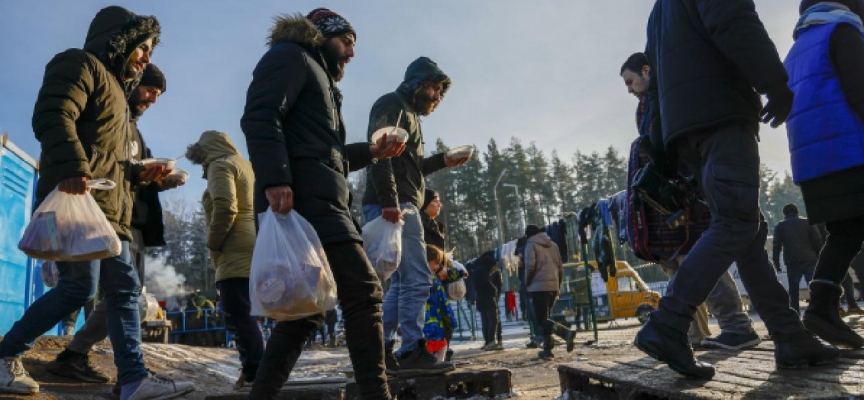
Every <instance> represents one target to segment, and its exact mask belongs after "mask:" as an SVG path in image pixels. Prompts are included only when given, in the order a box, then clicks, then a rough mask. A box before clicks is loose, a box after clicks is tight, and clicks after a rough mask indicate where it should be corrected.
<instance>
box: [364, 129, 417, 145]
mask: <svg viewBox="0 0 864 400" xmlns="http://www.w3.org/2000/svg"><path fill="white" fill-rule="evenodd" d="M393 129H396V131H395V132H394V131H393ZM385 133H386V134H388V135H390V137H388V138H387V141H388V142H389V141H393V140H398V141H400V142H402V143H405V142H407V141H408V131H406V130H405V129H402V128H396V127H395V126H385V127H383V128H381V129H378V130H377V131H375V133H373V134H372V143H377V142H378V139H380V138H381V136H384V134H385ZM391 133H392V135H391Z"/></svg>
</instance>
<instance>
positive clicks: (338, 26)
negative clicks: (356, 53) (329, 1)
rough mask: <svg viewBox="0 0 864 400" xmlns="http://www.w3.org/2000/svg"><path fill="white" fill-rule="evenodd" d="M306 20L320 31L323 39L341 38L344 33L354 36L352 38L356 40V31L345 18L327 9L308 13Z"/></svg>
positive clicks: (317, 9)
mask: <svg viewBox="0 0 864 400" xmlns="http://www.w3.org/2000/svg"><path fill="white" fill-rule="evenodd" d="M306 18H307V19H308V20H310V21H312V24H313V25H315V28H318V30H319V31H321V34H322V35H324V38H325V39H329V38H334V37H337V36H342V35H344V34H346V33H351V34H354V38H355V39H356V38H357V31H355V30H354V27H353V26H351V23H350V22H348V20H347V19H345V17H343V16H341V15H339V14H336V13H335V12H333V11H331V10H330V9H328V8H323V7H322V8H316V9H314V10H312V11H311V12H309V14H308V15H306Z"/></svg>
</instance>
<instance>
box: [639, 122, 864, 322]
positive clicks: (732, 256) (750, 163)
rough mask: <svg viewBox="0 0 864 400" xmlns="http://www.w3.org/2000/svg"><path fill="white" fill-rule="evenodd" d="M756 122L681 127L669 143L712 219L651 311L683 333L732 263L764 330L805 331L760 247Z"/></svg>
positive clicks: (764, 228)
mask: <svg viewBox="0 0 864 400" xmlns="http://www.w3.org/2000/svg"><path fill="white" fill-rule="evenodd" d="M758 129H759V127H758V124H755V123H754V124H747V125H744V124H742V125H727V126H723V127H720V128H716V129H712V130H709V131H704V132H699V133H689V134H685V135H684V136H682V137H680V138H679V139H676V140H675V142H673V143H672V144H673V145H674V147H675V150H676V153H677V155H678V157H679V158H680V160H681V161H682V162H684V163H685V164H686V165H687V167H688V168H689V169H690V171H694V175H695V176H694V177H695V179H696V180H697V181H698V183H699V186H700V187H701V189H702V192H703V193H704V195H705V199H706V200H707V202H708V205H709V207H710V209H711V225H710V226H709V228H708V230H707V231H705V233H704V234H702V237H701V238H700V239H699V240H698V241H697V242H696V244H695V246H693V249H692V250H691V251H690V254H689V255H688V256H687V258H686V259H685V260H684V262H683V263H681V266H680V268H679V270H678V273H677V274H676V277H675V279H674V280H672V282H671V283H670V286H669V288H668V289H667V292H666V295H665V296H663V298H662V299H660V307H659V308H658V310H657V311H655V312H653V313H652V315H651V318H652V319H654V320H655V321H656V322H659V323H660V324H666V325H669V326H671V327H673V328H674V329H676V330H678V331H680V332H682V333H686V332H687V330H688V328H689V326H690V322H691V321H693V314H694V313H695V312H696V307H697V306H699V305H700V304H702V303H703V302H705V300H706V299H707V298H708V295H709V294H710V293H711V291H712V290H713V289H714V286H715V285H717V282H718V281H719V279H720V275H722V274H723V273H725V272H726V270H728V269H729V266H730V265H732V263H733V262H736V263H737V265H738V271H739V273H740V274H741V281H742V282H743V283H744V287H745V288H746V289H747V292H748V293H750V300H751V301H752V303H753V307H754V308H755V309H756V311H757V312H758V313H759V315H760V316H761V317H762V321H764V322H765V325H766V327H767V328H768V331H769V333H771V334H772V335H775V334H778V335H792V334H796V333H799V332H802V331H803V330H804V326H803V324H802V323H801V320H800V319H799V318H798V314H797V313H796V312H795V311H793V310H792V309H791V308H790V307H789V295H788V294H787V293H786V290H785V289H784V288H783V285H781V284H780V282H779V281H778V280H777V274H776V273H775V271H774V268H773V267H772V266H771V262H770V261H769V260H768V254H767V253H766V252H765V240H766V238H767V237H768V224H767V223H766V222H765V218H764V217H763V216H762V212H761V211H760V210H759V184H760V177H759V163H760V160H759V148H758V144H757V141H756V134H757V133H758ZM859 245H860V244H859ZM847 265H848V264H847ZM840 279H842V276H841V277H840Z"/></svg>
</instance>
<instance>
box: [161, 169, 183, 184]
mask: <svg viewBox="0 0 864 400" xmlns="http://www.w3.org/2000/svg"><path fill="white" fill-rule="evenodd" d="M166 178H168V179H176V180H178V181H180V182H186V180H187V179H189V173H188V172H186V171H184V170H182V169H179V168H178V169H175V170H173V171H171V173H170V174H168V176H166Z"/></svg>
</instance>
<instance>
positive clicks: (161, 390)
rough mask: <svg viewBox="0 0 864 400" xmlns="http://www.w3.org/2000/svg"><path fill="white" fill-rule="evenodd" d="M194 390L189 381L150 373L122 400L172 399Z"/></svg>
mask: <svg viewBox="0 0 864 400" xmlns="http://www.w3.org/2000/svg"><path fill="white" fill-rule="evenodd" d="M193 390H195V385H193V384H192V383H191V382H179V381H175V380H173V379H171V378H168V377H166V376H161V375H157V374H153V373H151V374H150V375H148V376H147V377H146V378H144V380H142V381H141V384H140V385H139V386H138V389H135V391H134V392H132V395H131V396H129V397H128V398H126V399H122V400H151V399H160V400H162V399H173V398H175V397H180V396H182V395H184V394H186V393H189V392H191V391H193Z"/></svg>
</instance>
